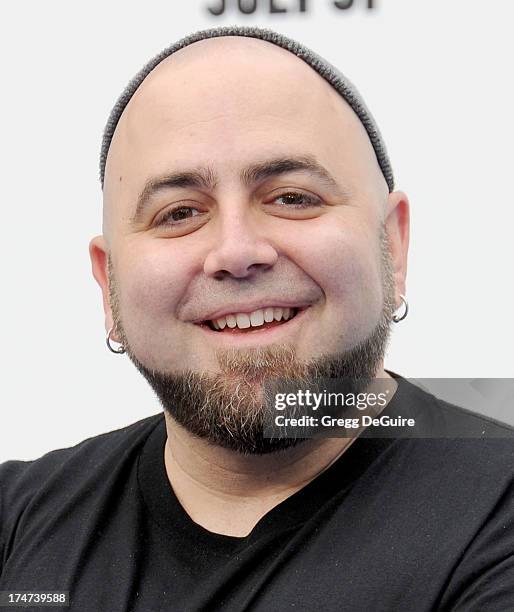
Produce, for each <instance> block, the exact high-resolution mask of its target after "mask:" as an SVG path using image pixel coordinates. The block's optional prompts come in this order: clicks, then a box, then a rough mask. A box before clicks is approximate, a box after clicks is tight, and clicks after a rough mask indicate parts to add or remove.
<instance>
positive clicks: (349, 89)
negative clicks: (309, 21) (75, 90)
mask: <svg viewBox="0 0 514 612" xmlns="http://www.w3.org/2000/svg"><path fill="white" fill-rule="evenodd" d="M224 37H238V38H240V39H243V38H246V39H251V40H252V41H253V40H262V41H267V42H269V43H271V44H273V45H275V46H276V47H279V48H283V49H285V50H287V52H288V53H291V54H293V55H296V56H297V57H299V58H301V59H302V60H303V62H305V63H306V64H308V65H309V66H310V67H311V68H313V69H314V70H315V71H317V72H318V73H319V74H320V75H321V76H322V77H323V78H324V79H325V80H326V81H327V82H328V83H330V85H331V86H332V87H333V88H334V89H335V90H336V91H337V92H338V94H339V95H340V96H342V97H343V98H344V99H345V100H346V101H347V102H348V104H349V105H350V106H351V108H352V109H353V110H354V112H355V113H356V115H357V116H358V117H359V119H360V121H361V123H362V125H363V126H364V128H365V130H366V131H367V133H368V136H369V139H370V141H371V144H372V146H373V148H374V150H375V154H376V157H377V161H378V164H379V166H380V168H381V171H382V173H383V175H384V179H385V181H386V183H387V185H388V188H389V191H393V189H394V179H393V173H392V169H391V164H390V161H389V157H388V155H387V150H386V147H385V144H384V142H383V140H382V137H381V135H380V131H379V129H378V127H377V125H376V123H375V121H374V119H373V116H372V115H371V113H370V112H369V110H368V108H367V107H366V104H365V103H364V100H363V99H362V97H361V96H360V94H359V92H358V91H357V90H356V88H355V87H354V86H353V84H352V83H351V82H350V81H349V80H348V79H347V78H346V77H345V76H344V75H343V74H342V73H340V72H339V71H338V70H336V69H335V68H334V67H333V66H331V65H330V64H329V63H328V62H327V61H326V60H324V59H323V58H321V57H320V56H318V55H316V54H315V53H313V52H312V51H311V50H310V49H308V48H306V47H304V46H303V45H300V44H299V43H297V42H296V41H293V40H291V39H289V38H286V37H285V36H282V35H280V34H277V33H275V32H272V31H270V30H263V29H260V28H246V27H226V28H214V29H211V30H204V31H200V32H197V33H195V34H192V35H190V36H187V37H186V38H184V39H182V40H180V41H178V42H177V43H175V44H173V45H171V46H169V47H168V48H166V49H164V50H163V51H162V52H161V53H159V54H158V55H157V56H155V57H154V58H152V59H151V60H150V61H149V62H148V63H147V64H146V65H145V66H144V67H143V68H142V69H141V70H140V71H139V73H138V74H137V75H136V76H135V77H134V78H133V79H132V80H131V81H130V83H129V84H128V85H127V87H126V88H125V90H124V91H123V92H122V94H121V95H120V97H119V98H118V100H117V102H116V104H115V106H114V107H113V109H112V111H111V114H110V116H109V119H108V121H107V124H106V127H105V130H104V134H103V139H102V149H101V155H100V179H101V182H102V186H103V183H104V173H105V164H106V160H107V155H108V152H109V148H110V145H111V140H112V138H113V135H114V132H115V130H116V127H117V125H118V121H119V119H120V117H121V115H122V113H123V111H124V109H125V107H126V105H127V104H128V102H129V101H130V100H131V98H132V96H133V95H134V93H135V92H136V91H137V89H138V88H139V87H140V85H141V83H142V82H143V81H144V80H145V79H146V78H147V77H148V75H149V74H150V73H151V72H152V70H154V69H155V68H156V67H157V66H158V65H159V64H160V63H161V62H163V61H164V60H166V58H168V57H170V56H171V55H173V54H175V53H177V52H178V51H180V50H182V49H185V48H186V47H190V46H192V45H193V44H195V43H198V42H201V41H205V40H208V39H218V38H224ZM217 68H219V66H218V67H217Z"/></svg>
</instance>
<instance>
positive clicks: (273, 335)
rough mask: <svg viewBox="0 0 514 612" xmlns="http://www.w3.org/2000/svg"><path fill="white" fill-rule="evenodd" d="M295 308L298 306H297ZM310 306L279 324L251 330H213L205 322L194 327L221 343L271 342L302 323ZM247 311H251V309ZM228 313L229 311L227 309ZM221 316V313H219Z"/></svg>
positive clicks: (252, 343)
mask: <svg viewBox="0 0 514 612" xmlns="http://www.w3.org/2000/svg"><path fill="white" fill-rule="evenodd" d="M295 308H298V307H297V306H296V307H295ZM309 310H310V307H304V308H302V309H300V310H299V311H298V313H297V314H296V316H294V317H293V318H292V319H289V320H288V321H286V322H285V323H282V324H281V325H275V326H273V327H256V328H255V329H252V330H251V331H245V332H241V333H231V332H223V331H214V330H212V329H211V328H210V327H209V326H208V325H207V324H206V323H201V324H197V325H196V327H198V329H199V330H200V331H202V332H203V333H205V334H207V337H210V338H211V339H212V340H214V341H218V342H220V343H221V344H225V345H229V346H230V345H232V346H234V345H235V346H239V345H245V346H253V345H258V344H261V343H262V342H263V341H264V342H271V341H273V340H280V338H281V336H284V335H290V333H291V332H294V331H295V328H297V327H298V326H299V325H301V324H302V322H303V321H304V319H305V317H306V316H308V314H307V313H308V311H309ZM249 312H252V311H251V310H250V311H249ZM228 313H230V311H228ZM221 316H222V315H221Z"/></svg>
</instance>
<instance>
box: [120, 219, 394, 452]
mask: <svg viewBox="0 0 514 612" xmlns="http://www.w3.org/2000/svg"><path fill="white" fill-rule="evenodd" d="M380 247H381V260H382V262H381V263H382V289H383V305H382V313H381V316H380V320H379V321H378V323H377V325H376V326H375V328H374V329H373V331H372V332H371V333H370V334H369V336H368V337H366V338H365V339H364V340H363V341H361V342H360V343H358V344H357V345H356V346H354V347H352V348H351V349H348V350H345V351H341V352H339V353H335V354H333V355H325V356H321V357H318V358H314V359H311V360H309V361H301V360H299V359H298V358H297V356H296V351H295V348H294V346H290V345H272V346H269V347H264V348H263V347H258V348H247V349H224V350H218V351H217V352H216V357H217V360H218V363H219V367H220V371H219V372H218V373H215V374H213V373H206V372H196V371H193V370H186V371H182V372H178V373H171V372H161V371H158V370H156V369H154V368H148V367H146V366H145V365H144V364H143V363H141V361H139V359H138V358H137V357H136V355H135V354H134V352H133V351H132V350H131V347H130V343H129V341H128V338H127V336H126V333H125V330H124V327H123V323H122V320H121V313H120V302H119V292H118V288H117V283H116V278H115V275H114V270H113V265H112V261H111V257H110V254H109V256H108V277H109V298H110V305H111V310H112V315H113V322H114V331H115V334H116V336H117V337H118V338H119V339H120V342H121V343H122V344H123V346H124V348H125V351H126V353H127V355H128V356H129V358H130V360H131V361H132V363H133V364H134V365H135V366H136V368H137V369H138V370H139V372H140V373H141V374H142V375H143V376H144V378H145V379H146V380H147V382H148V383H149V385H150V386H151V387H152V389H153V391H154V392H155V394H156V395H157V397H158V399H159V401H160V403H161V405H162V406H163V408H164V411H165V412H166V413H167V414H168V415H169V416H170V417H171V418H172V419H173V420H174V421H175V422H176V423H178V424H179V425H181V426H182V427H184V428H185V429H186V430H187V431H188V432H189V433H190V434H193V435H194V436H196V437H198V438H201V439H203V440H205V441H207V442H209V443H210V444H213V445H216V446H220V447H223V448H226V449H229V450H232V451H236V452H238V453H242V454H245V455H264V454H269V453H273V452H278V451H283V450H286V449H288V448H292V447H293V446H296V445H298V444H300V443H302V442H304V441H305V440H306V438H284V437H280V438H272V437H265V435H264V430H265V425H266V423H267V422H269V418H270V415H271V402H270V398H269V388H270V387H269V384H268V383H270V382H273V381H277V380H280V381H287V385H288V386H290V385H291V384H292V385H294V386H295V387H296V388H298V389H300V388H303V389H305V388H308V389H311V390H315V389H316V388H317V387H318V384H319V382H320V381H321V379H324V378H332V379H339V380H341V381H344V383H343V384H344V388H345V393H347V392H352V393H355V394H357V393H359V392H361V391H363V390H364V389H366V388H367V386H368V385H369V383H370V382H371V381H372V380H373V378H375V376H376V373H377V370H378V368H379V365H380V363H381V362H382V360H383V358H384V354H385V350H386V347H387V342H388V340H389V335H390V327H391V320H392V315H393V313H394V310H395V285H394V277H393V268H392V262H391V256H390V251H389V241H388V238H387V233H386V231H385V228H384V227H382V231H381V235H380Z"/></svg>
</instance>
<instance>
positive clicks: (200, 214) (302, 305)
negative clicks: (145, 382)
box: [91, 38, 406, 382]
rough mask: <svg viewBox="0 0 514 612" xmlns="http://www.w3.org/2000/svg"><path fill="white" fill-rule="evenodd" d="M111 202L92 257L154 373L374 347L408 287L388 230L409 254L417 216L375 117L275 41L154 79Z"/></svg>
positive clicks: (122, 127)
mask: <svg viewBox="0 0 514 612" xmlns="http://www.w3.org/2000/svg"><path fill="white" fill-rule="evenodd" d="M142 194H143V195H144V197H142ZM104 198H105V200H104V205H105V208H104V236H105V238H98V239H96V241H93V242H92V247H91V253H92V258H93V266H94V269H96V272H95V276H96V277H97V279H98V280H99V282H100V284H101V285H102V288H103V289H104V300H105V304H106V313H107V319H108V321H107V325H109V324H110V320H109V319H110V318H111V317H112V313H111V310H110V307H109V304H108V302H109V298H108V297H107V293H108V287H107V282H106V278H107V274H106V269H107V258H106V257H105V254H106V253H107V252H110V263H111V270H110V273H111V274H110V276H111V295H110V300H111V305H112V301H113V300H114V301H115V302H116V303H115V304H114V306H115V314H116V318H117V319H118V320H117V321H116V323H117V330H116V331H117V332H118V338H119V339H121V340H123V342H124V344H126V345H128V346H127V348H129V353H130V355H131V357H133V358H134V359H135V360H136V361H137V362H139V363H140V364H142V365H143V366H144V367H145V368H146V370H147V371H152V370H154V371H158V372H161V373H168V374H170V375H177V374H181V373H184V374H185V373H191V372H193V373H198V374H199V375H201V376H206V375H207V376H218V377H219V375H220V374H222V373H223V372H225V373H226V371H227V370H226V358H227V356H230V359H232V358H233V357H234V356H235V357H236V358H237V356H238V355H241V356H242V355H244V356H245V360H246V362H248V358H250V361H251V355H257V354H260V355H263V354H265V353H266V352H268V354H271V353H274V354H278V353H277V351H278V352H279V353H280V351H282V353H281V354H282V355H284V354H285V353H284V350H285V351H287V354H288V355H289V356H290V359H292V360H294V363H295V364H307V363H313V362H315V361H316V360H318V361H319V360H323V359H325V360H326V359H327V358H330V357H333V356H335V355H339V354H341V353H344V352H348V351H351V350H352V349H353V348H355V347H356V346H358V345H359V344H360V343H362V342H364V341H365V340H366V339H367V338H368V337H369V336H370V334H372V333H373V331H374V330H375V329H376V328H377V325H379V324H380V323H381V322H383V319H384V308H386V310H387V312H388V313H389V314H390V311H391V309H392V308H394V306H393V304H392V302H394V285H395V283H396V284H397V285H399V290H400V291H401V289H402V286H401V283H402V282H403V281H402V275H403V274H404V269H401V263H397V262H391V260H390V258H389V257H386V260H387V262H386V263H387V264H388V266H389V268H388V270H389V276H388V282H387V283H385V282H384V255H388V252H386V253H384V248H386V247H385V246H384V245H386V242H385V240H384V236H383V230H384V229H387V230H389V226H388V224H389V225H391V226H392V229H393V231H392V233H393V247H394V244H396V243H398V244H397V248H396V252H397V253H398V256H397V258H398V262H400V259H402V258H404V255H405V253H404V252H403V251H402V248H403V249H404V250H405V249H406V245H405V244H404V245H403V247H401V246H400V242H401V240H400V239H399V238H398V237H399V236H401V235H402V231H403V232H404V230H403V229H402V228H401V227H400V225H401V219H402V218H403V219H404V221H405V215H404V216H403V217H401V216H400V215H395V214H394V210H393V209H394V202H393V201H392V200H390V199H388V193H387V187H386V185H385V181H384V179H383V177H382V175H381V173H380V170H379V168H378V165H377V162H376V158H375V154H374V151H373V149H372V147H371V144H370V142H369V139H368V137H367V135H366V132H365V130H364V128H363V126H362V125H361V124H360V122H359V121H358V119H357V118H356V116H355V115H354V114H353V112H352V111H351V110H350V108H349V107H348V106H347V105H346V103H345V102H344V101H343V100H342V99H341V97H340V96H339V95H338V94H337V93H336V92H335V91H334V90H333V89H332V88H331V87H330V86H329V85H328V84H327V83H326V82H325V81H324V80H323V79H322V78H321V77H320V76H319V75H317V74H316V73H315V72H314V71H313V70H312V69H310V68H309V67H308V66H307V65H305V64H304V63H303V62H302V61H301V60H298V59H297V58H295V57H294V56H292V55H291V54H290V53H288V52H286V51H284V50H282V49H279V48H277V47H275V46H273V45H271V44H268V43H264V42H262V41H256V40H247V39H245V40H241V39H237V38H231V39H217V40H210V41H203V42H201V43H196V44H195V45H192V46H191V47H189V48H187V49H185V50H183V51H181V52H179V53H177V54H175V55H174V56H172V57H171V58H169V59H168V60H166V61H165V62H163V63H162V64H161V65H160V66H159V67H158V68H157V69H156V70H155V71H154V72H153V73H151V74H150V75H149V77H147V79H146V80H145V81H144V83H143V84H142V86H141V87H140V89H139V90H138V91H137V92H136V94H135V95H134V97H133V99H132V100H131V102H130V103H129V105H128V106H127V108H126V109H125V112H124V114H123V116H122V118H121V120H120V123H119V125H118V127H117V129H116V133H115V136H114V139H113V142H112V144H111V149H110V152H109V157H108V160H107V167H106V178H105V187H104ZM138 205H139V206H138ZM391 211H393V212H391ZM390 233H391V232H390V231H388V234H390ZM404 234H405V232H404ZM381 236H382V240H381ZM395 238H398V239H397V240H396V242H395ZM393 250H395V249H394V248H393ZM386 251H387V248H386ZM400 251H401V252H400ZM402 261H403V259H402ZM100 268H102V269H103V271H100ZM113 285H115V287H114V288H113ZM384 287H386V291H384ZM387 292H389V294H390V295H385V293H387ZM284 314H285V318H286V319H287V318H288V317H290V318H289V320H287V321H284ZM272 315H273V321H272V322H267V321H266V320H267V319H271V317H272ZM280 315H282V319H281V321H277V319H280ZM263 322H264V325H262V323H263ZM234 323H235V324H236V327H235V328H232V326H233V325H234ZM249 324H250V325H251V326H250V327H248V325H249ZM254 325H255V327H254ZM223 326H225V327H224V329H216V328H217V327H223ZM282 361H283V360H282ZM277 363H278V362H277ZM377 365H381V364H380V363H378V362H377V361H376V359H375V363H374V364H373V367H374V368H376V367H377ZM279 369H280V368H279ZM246 372H247V374H248V369H247V370H246ZM228 375H229V374H227V376H228ZM241 375H242V373H241ZM230 376H231V377H232V378H233V377H234V376H236V374H235V373H234V371H232V372H231V373H230ZM242 377H243V376H242ZM236 378H237V376H236ZM247 378H248V376H247V377H246V379H247ZM259 382H262V381H259Z"/></svg>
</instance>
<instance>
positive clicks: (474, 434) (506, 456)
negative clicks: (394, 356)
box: [389, 375, 514, 483]
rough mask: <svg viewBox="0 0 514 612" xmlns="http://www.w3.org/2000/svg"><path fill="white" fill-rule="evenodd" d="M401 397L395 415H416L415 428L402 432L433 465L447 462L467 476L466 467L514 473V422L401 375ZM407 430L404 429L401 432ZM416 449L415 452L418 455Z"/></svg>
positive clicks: (505, 475) (507, 478)
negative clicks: (457, 401) (445, 396)
mask: <svg viewBox="0 0 514 612" xmlns="http://www.w3.org/2000/svg"><path fill="white" fill-rule="evenodd" d="M395 379H396V380H397V382H398V385H399V386H398V397H397V401H396V402H395V404H394V406H393V407H392V408H391V410H390V411H389V413H390V415H391V416H402V417H408V418H410V417H412V418H413V419H414V420H415V422H416V427H415V431H413V432H410V431H405V435H400V436H399V437H402V438H403V437H405V438H408V440H405V443H406V446H405V448H406V449H409V452H411V453H413V454H414V455H415V456H416V457H418V458H419V459H420V461H421V462H422V463H423V465H425V467H426V469H430V468H429V466H430V465H437V466H438V469H443V468H444V467H445V468H446V470H447V471H452V472H453V473H454V474H455V475H459V474H460V476H459V477H462V473H463V471H465V470H466V471H468V473H473V475H474V477H475V478H482V479H484V480H485V481H487V480H489V479H493V480H494V479H496V480H497V481H498V480H502V481H503V482H504V483H507V482H511V483H512V481H513V479H514V427H512V425H510V424H509V423H504V422H502V421H499V420H496V419H494V418H491V417H489V416H487V415H485V414H482V413H478V412H475V411H473V410H469V409H467V408H465V407H463V406H459V405H456V404H453V403H451V402H448V401H446V400H443V399H441V398H439V397H436V396H435V395H434V394H433V393H431V392H430V391H428V390H427V389H423V388H420V387H419V386H418V385H417V384H414V383H413V382H410V381H408V380H407V379H405V378H403V377H401V376H399V375H395ZM401 433H403V432H401ZM414 455H413V456H414Z"/></svg>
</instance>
